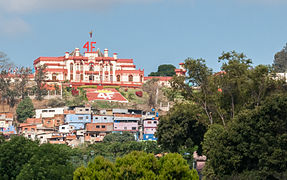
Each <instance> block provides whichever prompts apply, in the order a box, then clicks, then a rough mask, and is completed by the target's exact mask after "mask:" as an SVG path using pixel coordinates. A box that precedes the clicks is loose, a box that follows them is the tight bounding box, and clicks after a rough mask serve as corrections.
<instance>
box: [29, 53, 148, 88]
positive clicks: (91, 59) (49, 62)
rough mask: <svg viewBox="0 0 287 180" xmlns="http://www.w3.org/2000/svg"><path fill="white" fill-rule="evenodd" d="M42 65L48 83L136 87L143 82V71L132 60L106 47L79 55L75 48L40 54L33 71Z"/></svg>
mask: <svg viewBox="0 0 287 180" xmlns="http://www.w3.org/2000/svg"><path fill="white" fill-rule="evenodd" d="M41 65H45V66H46V71H47V82H53V83H55V82H67V81H68V82H70V83H71V84H72V85H75V86H80V85H120V86H130V87H139V86H141V85H142V84H143V81H144V70H140V69H138V70H137V69H136V66H135V65H134V63H133V59H119V58H118V56H117V53H114V54H113V56H112V57H109V51H108V49H105V50H104V53H102V52H101V51H100V50H99V49H98V50H97V51H94V52H87V51H86V52H85V53H84V55H82V54H81V53H80V50H79V48H76V49H75V50H74V51H73V52H71V53H69V52H66V53H65V55H64V56H60V57H39V58H37V59H36V60H35V61H34V66H35V70H36V71H37V67H39V66H41Z"/></svg>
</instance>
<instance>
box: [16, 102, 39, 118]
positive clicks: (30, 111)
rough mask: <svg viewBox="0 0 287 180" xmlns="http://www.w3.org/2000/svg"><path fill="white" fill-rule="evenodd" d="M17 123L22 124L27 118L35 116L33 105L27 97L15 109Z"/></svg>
mask: <svg viewBox="0 0 287 180" xmlns="http://www.w3.org/2000/svg"><path fill="white" fill-rule="evenodd" d="M16 113H17V120H18V122H21V123H22V122H24V121H25V120H26V119H27V118H31V117H33V116H34V115H35V109H34V105H33V103H32V100H31V99H30V98H29V97H25V98H24V99H23V100H22V101H21V102H20V103H19V104H18V106H17V109H16Z"/></svg>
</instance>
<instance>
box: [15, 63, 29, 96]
mask: <svg viewBox="0 0 287 180" xmlns="http://www.w3.org/2000/svg"><path fill="white" fill-rule="evenodd" d="M31 74H32V70H31V69H30V68H24V67H21V68H20V70H19V71H18V73H17V76H18V78H19V80H18V81H16V88H17V90H18V92H19V95H20V96H21V99H24V98H25V97H26V96H27V95H28V87H27V85H28V81H29V75H31Z"/></svg>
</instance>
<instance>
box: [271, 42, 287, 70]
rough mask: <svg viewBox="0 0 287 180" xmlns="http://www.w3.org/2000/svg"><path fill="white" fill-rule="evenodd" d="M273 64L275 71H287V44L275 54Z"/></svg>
mask: <svg viewBox="0 0 287 180" xmlns="http://www.w3.org/2000/svg"><path fill="white" fill-rule="evenodd" d="M273 65H274V69H275V71H276V72H278V73H284V72H286V71H287V44H286V45H285V46H284V47H283V49H282V50H281V51H279V52H277V53H276V54H275V56H274V61H273Z"/></svg>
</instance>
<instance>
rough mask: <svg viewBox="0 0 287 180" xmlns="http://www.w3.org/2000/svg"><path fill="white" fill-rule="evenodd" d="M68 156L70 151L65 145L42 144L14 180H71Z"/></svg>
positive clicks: (71, 171)
mask: <svg viewBox="0 0 287 180" xmlns="http://www.w3.org/2000/svg"><path fill="white" fill-rule="evenodd" d="M70 155H71V149H70V147H68V146H66V145H55V144H42V145H41V146H40V147H39V149H38V150H37V151H36V152H35V153H34V155H33V156H32V158H31V159H30V160H29V161H28V163H27V164H25V165H24V166H23V168H22V169H21V172H20V174H19V175H18V176H17V178H16V179H17V180H30V179H43V180H44V179H45V180H46V179H50V180H55V179H63V180H65V179H72V177H73V171H74V169H73V165H72V163H71V162H70Z"/></svg>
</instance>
